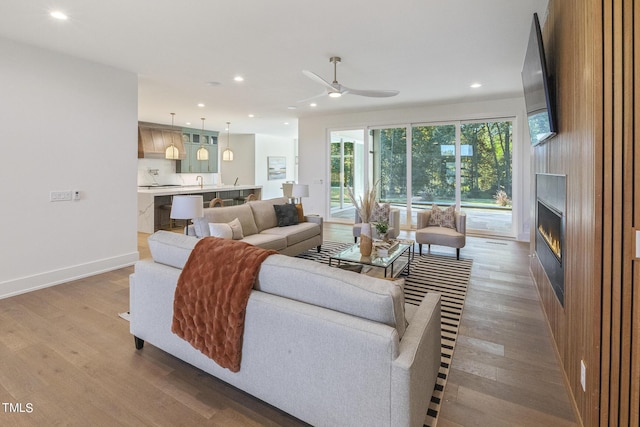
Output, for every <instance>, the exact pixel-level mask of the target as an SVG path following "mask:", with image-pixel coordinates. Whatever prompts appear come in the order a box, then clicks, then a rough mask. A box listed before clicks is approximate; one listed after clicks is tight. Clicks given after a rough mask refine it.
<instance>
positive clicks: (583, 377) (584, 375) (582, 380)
mask: <svg viewBox="0 0 640 427" xmlns="http://www.w3.org/2000/svg"><path fill="white" fill-rule="evenodd" d="M580 385H581V386H582V391H587V367H586V366H585V365H584V360H581V361H580Z"/></svg>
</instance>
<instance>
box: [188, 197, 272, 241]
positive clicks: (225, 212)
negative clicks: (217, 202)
mask: <svg viewBox="0 0 640 427" xmlns="http://www.w3.org/2000/svg"><path fill="white" fill-rule="evenodd" d="M271 210H273V208H271ZM273 215H274V217H275V213H274V214H273ZM236 218H238V220H239V221H240V224H242V233H243V234H244V235H245V236H249V235H251V234H256V233H258V227H256V223H255V221H254V220H253V211H252V210H251V208H250V207H249V206H248V205H247V204H243V205H237V206H225V207H222V208H205V209H204V216H203V217H202V218H195V219H194V220H193V225H194V229H195V232H196V236H197V237H207V236H209V223H210V222H225V223H229V222H231V221H233V220H234V219H236Z"/></svg>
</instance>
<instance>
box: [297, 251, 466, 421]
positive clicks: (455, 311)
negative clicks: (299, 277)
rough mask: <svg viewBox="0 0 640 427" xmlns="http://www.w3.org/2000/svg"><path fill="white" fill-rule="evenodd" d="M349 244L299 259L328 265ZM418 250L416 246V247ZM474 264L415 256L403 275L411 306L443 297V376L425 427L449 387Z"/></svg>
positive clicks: (461, 260)
mask: <svg viewBox="0 0 640 427" xmlns="http://www.w3.org/2000/svg"><path fill="white" fill-rule="evenodd" d="M350 245H351V244H350V243H337V242H324V243H323V244H322V250H321V251H320V253H318V252H317V251H316V250H315V249H311V250H309V251H307V252H304V253H302V254H300V255H298V257H299V258H304V259H310V260H313V261H317V262H321V263H324V264H329V256H330V255H331V254H333V253H336V252H339V251H341V250H343V249H346V248H347V247H349V246H350ZM416 246H417V245H416ZM471 265H472V260H470V259H460V260H457V259H456V258H455V257H454V256H442V255H430V254H423V255H422V256H420V255H418V254H417V253H416V256H415V258H414V260H413V262H412V263H411V273H410V274H409V275H408V276H407V275H402V276H400V277H403V278H404V279H405V300H406V302H407V303H409V304H414V305H419V304H420V302H421V301H422V298H424V296H425V295H426V294H427V293H428V292H436V293H439V294H440V295H441V298H440V305H441V312H442V349H441V358H440V372H439V373H438V379H437V380H436V386H435V388H434V390H433V395H432V396H431V402H430V404H429V410H428V412H427V414H426V415H425V421H424V425H425V427H435V426H436V422H437V418H438V412H439V410H440V404H441V401H442V397H443V394H444V386H445V384H446V383H447V376H448V375H449V367H450V366H451V358H452V357H453V350H454V347H455V344H456V337H457V335H458V327H459V325H460V318H461V317H462V308H463V306H464V299H465V296H466V294H467V287H468V286H469V278H470V276H471Z"/></svg>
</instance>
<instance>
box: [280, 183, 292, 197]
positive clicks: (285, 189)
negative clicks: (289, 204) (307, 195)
mask: <svg viewBox="0 0 640 427" xmlns="http://www.w3.org/2000/svg"><path fill="white" fill-rule="evenodd" d="M282 194H283V196H284V197H286V198H287V199H290V198H292V197H293V184H292V183H285V184H282Z"/></svg>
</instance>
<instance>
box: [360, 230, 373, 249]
mask: <svg viewBox="0 0 640 427" xmlns="http://www.w3.org/2000/svg"><path fill="white" fill-rule="evenodd" d="M371 228H372V227H371V224H369V223H368V222H366V223H363V224H362V226H361V227H360V255H362V256H366V257H368V256H371V251H372V250H373V238H372V230H371Z"/></svg>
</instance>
